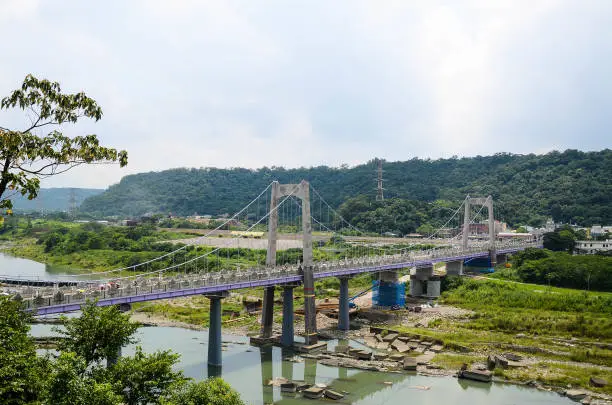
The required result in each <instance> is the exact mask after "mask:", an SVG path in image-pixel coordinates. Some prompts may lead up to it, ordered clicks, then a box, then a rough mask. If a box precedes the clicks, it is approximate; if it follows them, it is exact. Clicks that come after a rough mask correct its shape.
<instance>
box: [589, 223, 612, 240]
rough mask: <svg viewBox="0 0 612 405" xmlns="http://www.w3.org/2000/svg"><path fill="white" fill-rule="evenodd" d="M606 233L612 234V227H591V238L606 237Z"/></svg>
mask: <svg viewBox="0 0 612 405" xmlns="http://www.w3.org/2000/svg"><path fill="white" fill-rule="evenodd" d="M606 233H612V226H601V225H593V226H592V227H591V232H590V235H591V238H597V237H599V236H603V235H605V234H606Z"/></svg>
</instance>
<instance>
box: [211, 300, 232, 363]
mask: <svg viewBox="0 0 612 405" xmlns="http://www.w3.org/2000/svg"><path fill="white" fill-rule="evenodd" d="M228 295H229V292H228V291H224V292H219V293H214V294H207V295H206V298H208V299H209V300H210V317H209V318H210V320H209V326H208V365H209V366H212V367H219V368H221V344H222V342H221V300H222V299H223V298H226V297H227V296H228ZM209 368H210V367H209Z"/></svg>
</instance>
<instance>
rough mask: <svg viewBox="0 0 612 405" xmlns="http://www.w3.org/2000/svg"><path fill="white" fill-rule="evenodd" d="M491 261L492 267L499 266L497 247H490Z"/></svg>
mask: <svg viewBox="0 0 612 405" xmlns="http://www.w3.org/2000/svg"><path fill="white" fill-rule="evenodd" d="M489 261H490V262H491V268H493V267H495V266H497V252H496V251H495V249H489Z"/></svg>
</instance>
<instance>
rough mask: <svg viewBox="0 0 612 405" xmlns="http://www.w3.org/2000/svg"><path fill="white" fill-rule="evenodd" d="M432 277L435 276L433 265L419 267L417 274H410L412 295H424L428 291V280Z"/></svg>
mask: <svg viewBox="0 0 612 405" xmlns="http://www.w3.org/2000/svg"><path fill="white" fill-rule="evenodd" d="M430 277H433V266H427V267H417V268H416V272H415V274H411V275H410V296H411V297H420V296H422V295H423V293H424V292H426V291H427V280H429V278H430Z"/></svg>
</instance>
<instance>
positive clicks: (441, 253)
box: [20, 243, 540, 315]
mask: <svg viewBox="0 0 612 405" xmlns="http://www.w3.org/2000/svg"><path fill="white" fill-rule="evenodd" d="M527 245H528V246H527ZM526 247H540V246H537V245H534V244H533V243H529V244H524V245H522V246H512V247H504V248H502V247H500V248H499V249H498V250H497V251H496V252H497V253H498V254H506V253H514V252H516V251H519V250H523V249H525V248H526ZM418 253H419V252H411V253H409V254H404V255H393V256H377V257H368V258H357V259H352V260H342V261H338V262H324V263H319V264H317V265H315V266H314V278H315V279H321V278H327V277H339V276H348V275H356V274H362V273H375V272H381V271H387V270H397V269H403V268H412V267H425V266H431V265H433V264H434V263H438V262H453V261H461V260H467V259H471V258H477V257H486V256H488V255H489V251H488V250H482V249H468V250H466V251H458V250H457V249H440V250H436V251H433V252H431V253H429V254H428V255H423V254H418ZM20 281H21V282H22V283H23V282H24V280H20ZM32 281H34V280H32ZM37 281H40V280H37ZM49 281H51V280H49ZM106 281H107V280H98V281H92V280H83V281H82V282H79V281H75V282H72V283H71V284H69V285H67V286H62V287H61V288H58V289H55V288H54V289H50V288H47V289H46V290H45V289H35V288H32V286H33V285H35V284H34V283H27V284H28V285H27V287H24V286H23V284H22V287H20V288H21V291H20V294H21V296H22V298H23V300H24V303H25V305H26V308H27V309H28V310H31V311H33V312H36V313H37V314H38V315H46V314H55V313H63V312H70V311H77V310H79V309H80V308H81V305H82V304H83V303H85V302H86V301H87V300H92V299H97V300H98V302H97V305H99V306H106V305H116V304H124V303H135V302H143V301H152V300H158V299H166V298H176V297H185V296H190V295H200V294H213V293H217V292H222V291H230V290H237V289H243V288H253V287H267V286H273V285H283V284H289V283H301V282H302V275H301V274H300V269H299V268H298V267H297V266H283V267H274V268H269V269H265V268H264V269H259V268H258V269H249V270H247V271H221V272H217V273H204V274H195V275H187V276H175V277H171V278H167V279H162V278H142V279H138V278H133V279H131V280H119V282H120V283H121V284H124V282H128V281H132V283H128V285H121V286H120V287H119V288H109V289H103V290H99V289H96V288H98V287H97V286H98V283H105V282H106ZM55 283H57V282H55ZM92 283H93V284H92ZM92 285H95V286H96V287H93V288H92V287H91V286H92ZM79 286H81V287H83V288H81V289H77V288H76V287H79Z"/></svg>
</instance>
